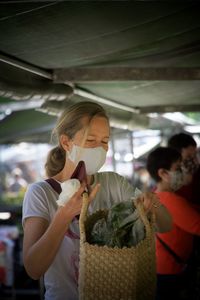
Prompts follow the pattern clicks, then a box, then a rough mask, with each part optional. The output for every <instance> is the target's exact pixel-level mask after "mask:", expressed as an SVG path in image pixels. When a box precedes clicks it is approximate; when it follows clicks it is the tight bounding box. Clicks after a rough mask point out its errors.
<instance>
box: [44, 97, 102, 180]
mask: <svg viewBox="0 0 200 300" xmlns="http://www.w3.org/2000/svg"><path fill="white" fill-rule="evenodd" d="M94 116H101V117H104V118H106V119H107V120H108V116H107V115H106V111H105V110H104V108H103V107H102V106H101V105H99V104H97V103H94V102H79V103H76V104H74V105H71V106H70V107H68V108H67V109H65V110H64V111H63V113H62V114H61V116H60V118H59V119H58V121H57V124H56V126H55V128H54V129H53V131H52V138H53V137H54V136H55V137H56V139H57V142H58V145H57V146H56V147H55V148H53V149H51V150H50V152H49V154H48V156H47V161H46V164H45V170H46V175H47V176H48V177H52V176H54V175H56V174H57V173H59V172H60V171H61V170H62V169H63V167H64V164H65V158H66V152H65V150H64V149H63V148H62V146H61V144H60V142H59V140H60V136H61V135H62V134H65V135H67V136H68V137H69V138H70V139H72V138H73V137H74V136H75V134H76V133H77V131H79V130H80V129H81V128H82V127H83V124H82V119H83V118H84V117H88V118H89V122H90V121H91V119H92V118H93V117H94Z"/></svg>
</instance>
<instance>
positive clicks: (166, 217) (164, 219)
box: [139, 192, 172, 233]
mask: <svg viewBox="0 0 200 300" xmlns="http://www.w3.org/2000/svg"><path fill="white" fill-rule="evenodd" d="M139 199H140V200H141V201H143V203H144V208H145V210H146V212H149V211H151V212H152V213H154V214H155V221H156V231H158V232H161V233H162V232H167V231H170V230H171V229H172V216H171V214H170V213H169V211H168V209H167V208H166V207H165V206H164V205H163V204H162V203H161V202H160V201H159V198H158V196H157V195H156V194H154V193H150V192H147V193H144V194H142V195H141V196H140V197H139Z"/></svg>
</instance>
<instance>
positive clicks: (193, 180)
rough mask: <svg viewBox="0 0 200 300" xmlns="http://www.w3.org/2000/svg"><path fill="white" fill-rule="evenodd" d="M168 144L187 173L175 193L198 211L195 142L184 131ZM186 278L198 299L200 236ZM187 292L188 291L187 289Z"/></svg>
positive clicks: (198, 168) (199, 189) (199, 181)
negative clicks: (186, 179) (177, 153)
mask: <svg viewBox="0 0 200 300" xmlns="http://www.w3.org/2000/svg"><path fill="white" fill-rule="evenodd" d="M168 145H169V146H170V147H173V148H174V149H176V150H177V151H179V152H180V154H181V156H182V166H183V169H184V172H186V174H187V178H188V179H189V180H188V182H187V183H186V184H185V185H183V186H182V187H181V188H180V189H179V190H178V191H177V194H178V195H180V196H183V197H184V198H186V199H187V200H188V201H190V203H191V204H192V205H194V207H195V208H196V209H197V210H198V211H199V212H200V165H199V160H198V156H197V143H196V141H195V140H194V138H193V137H192V136H191V135H189V134H186V133H182V132H181V133H178V134H175V135H173V136H172V137H171V138H170V139H169V141H168ZM188 279H189V281H190V289H193V290H194V291H195V299H198V300H199V299H200V237H199V236H196V237H195V239H194V248H193V253H192V255H191V257H190V261H189V264H188ZM188 293H189V291H188Z"/></svg>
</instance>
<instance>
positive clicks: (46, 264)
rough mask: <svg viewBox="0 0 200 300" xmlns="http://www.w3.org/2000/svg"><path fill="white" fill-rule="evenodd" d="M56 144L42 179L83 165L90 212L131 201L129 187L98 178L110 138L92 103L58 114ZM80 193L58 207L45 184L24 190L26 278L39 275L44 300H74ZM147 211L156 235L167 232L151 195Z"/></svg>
mask: <svg viewBox="0 0 200 300" xmlns="http://www.w3.org/2000/svg"><path fill="white" fill-rule="evenodd" d="M53 133H54V134H55V135H56V136H57V142H58V145H57V146H56V147H55V148H53V149H52V150H51V151H50V153H49V155H48V159H47V162H46V172H47V176H48V177H51V178H53V179H54V181H56V182H59V183H62V182H64V181H66V180H68V179H70V178H71V175H72V174H73V172H74V169H75V168H76V165H77V163H78V162H79V161H80V160H83V161H84V162H85V165H86V173H87V182H88V185H89V190H91V191H90V194H89V198H90V201H91V200H92V201H91V203H90V208H89V209H90V211H91V213H92V212H94V211H96V210H98V209H106V208H110V207H111V206H112V205H113V204H114V203H118V202H122V201H126V200H130V198H131V197H132V196H133V195H134V188H133V187H132V186H131V185H130V184H129V182H128V181H127V180H126V179H125V178H124V177H122V176H120V175H118V174H116V173H113V172H103V173H97V172H98V170H99V169H100V168H101V167H102V165H103V164H104V162H105V159H106V153H107V151H108V142H109V137H110V127H109V120H108V117H107V115H106V112H105V110H104V109H103V108H102V107H101V106H100V105H98V104H96V103H92V102H80V103H77V104H75V105H73V106H71V107H69V108H68V109H67V110H66V111H64V112H63V114H62V115H61V117H60V118H59V119H58V122H57V125H56V127H55V129H54V131H53ZM84 189H85V185H84V184H82V186H81V187H80V188H79V190H78V192H77V193H75V195H74V196H72V197H71V198H70V199H69V200H68V202H67V203H66V204H65V205H64V206H60V207H58V205H57V203H56V201H57V200H58V196H59V195H58V193H57V192H56V191H54V190H53V189H52V187H51V186H50V185H49V184H48V182H47V181H41V182H37V183H34V184H32V185H30V186H29V189H28V190H27V192H26V195H25V199H24V203H23V227H24V244H23V258H24V265H25V268H26V270H27V272H28V274H29V275H30V276H31V277H32V278H34V279H39V278H40V277H41V276H43V275H44V283H45V288H46V293H45V299H48V300H63V299H65V300H78V298H79V296H78V269H79V266H78V264H79V225H78V220H77V218H76V216H77V215H79V214H80V211H81V206H82V198H81V195H82V193H83V191H84ZM140 200H141V201H143V203H144V208H145V210H146V211H152V212H154V213H155V217H156V226H157V230H158V231H160V232H164V231H167V230H170V229H171V224H172V221H171V216H170V214H169V213H168V211H167V210H166V208H165V207H164V206H163V205H161V204H160V202H159V200H158V198H157V196H156V195H154V194H152V193H149V194H143V195H141V196H140Z"/></svg>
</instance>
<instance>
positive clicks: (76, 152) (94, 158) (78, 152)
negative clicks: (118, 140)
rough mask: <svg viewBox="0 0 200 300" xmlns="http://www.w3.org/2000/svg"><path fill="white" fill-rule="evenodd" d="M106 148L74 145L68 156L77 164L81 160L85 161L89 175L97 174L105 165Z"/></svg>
mask: <svg viewBox="0 0 200 300" xmlns="http://www.w3.org/2000/svg"><path fill="white" fill-rule="evenodd" d="M106 153H107V152H106V150H104V149H103V148H102V147H96V148H83V147H79V146H77V145H73V147H72V151H71V152H68V158H69V159H70V160H71V161H72V162H73V163H74V164H75V165H77V164H78V162H79V161H81V160H83V161H84V162H85V167H86V173H87V175H92V174H95V173H96V172H97V171H99V169H100V168H101V167H102V166H103V164H104V163H105V160H106Z"/></svg>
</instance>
